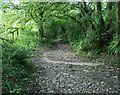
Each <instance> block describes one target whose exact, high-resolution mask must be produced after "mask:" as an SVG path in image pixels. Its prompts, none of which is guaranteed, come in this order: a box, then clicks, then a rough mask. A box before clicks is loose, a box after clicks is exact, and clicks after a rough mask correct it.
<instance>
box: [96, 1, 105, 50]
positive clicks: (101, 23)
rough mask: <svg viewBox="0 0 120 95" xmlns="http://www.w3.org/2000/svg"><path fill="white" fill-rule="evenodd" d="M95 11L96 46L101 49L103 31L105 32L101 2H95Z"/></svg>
mask: <svg viewBox="0 0 120 95" xmlns="http://www.w3.org/2000/svg"><path fill="white" fill-rule="evenodd" d="M97 13H98V31H97V32H98V34H97V35H98V48H99V49H102V48H103V46H104V40H105V39H104V32H105V25H104V19H103V16H102V5H101V2H97Z"/></svg>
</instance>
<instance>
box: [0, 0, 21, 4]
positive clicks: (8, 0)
mask: <svg viewBox="0 0 120 95" xmlns="http://www.w3.org/2000/svg"><path fill="white" fill-rule="evenodd" d="M2 2H4V3H9V2H12V3H14V4H19V2H20V1H19V0H2Z"/></svg>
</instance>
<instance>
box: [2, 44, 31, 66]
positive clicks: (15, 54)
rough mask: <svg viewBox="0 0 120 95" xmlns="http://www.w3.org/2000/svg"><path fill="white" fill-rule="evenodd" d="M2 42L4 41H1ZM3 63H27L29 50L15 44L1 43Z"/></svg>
mask: <svg viewBox="0 0 120 95" xmlns="http://www.w3.org/2000/svg"><path fill="white" fill-rule="evenodd" d="M3 44H4V43H3ZM3 46H4V47H3V64H4V63H10V64H24V65H25V64H27V63H28V58H29V57H30V54H29V51H28V50H27V49H26V48H25V47H23V46H21V45H19V44H17V43H14V44H10V43H7V44H4V45H3Z"/></svg>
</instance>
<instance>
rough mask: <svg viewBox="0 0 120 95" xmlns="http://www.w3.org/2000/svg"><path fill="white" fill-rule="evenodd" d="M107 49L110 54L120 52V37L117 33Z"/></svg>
mask: <svg viewBox="0 0 120 95" xmlns="http://www.w3.org/2000/svg"><path fill="white" fill-rule="evenodd" d="M107 51H108V53H109V54H117V55H118V54H120V38H119V37H118V36H117V34H115V36H114V38H113V40H112V41H111V42H110V44H109V46H108V47H107Z"/></svg>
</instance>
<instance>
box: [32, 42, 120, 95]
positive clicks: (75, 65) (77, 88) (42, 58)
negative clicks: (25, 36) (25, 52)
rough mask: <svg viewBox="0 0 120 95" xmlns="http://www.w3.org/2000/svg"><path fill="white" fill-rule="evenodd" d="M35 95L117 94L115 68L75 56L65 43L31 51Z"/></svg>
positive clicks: (117, 82) (117, 86)
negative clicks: (39, 94)
mask: <svg viewBox="0 0 120 95" xmlns="http://www.w3.org/2000/svg"><path fill="white" fill-rule="evenodd" d="M33 55H34V57H33V59H32V61H33V63H35V68H36V70H37V72H36V73H35V75H36V76H37V77H36V81H35V82H34V84H35V85H36V87H34V88H33V89H32V91H34V92H36V93H91V92H93V93H118V91H120V89H119V81H118V72H119V69H118V68H115V67H111V66H109V65H108V64H103V63H96V62H95V61H94V60H91V59H84V58H81V57H79V56H77V55H76V54H75V53H74V52H73V51H72V50H71V49H70V48H69V46H68V45H67V44H56V46H53V47H51V48H49V49H47V50H36V51H34V52H33Z"/></svg>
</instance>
